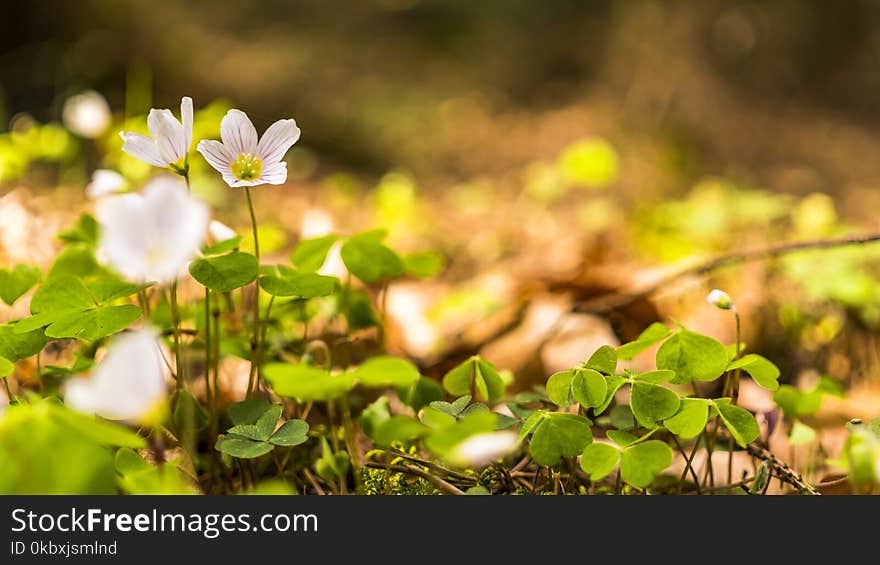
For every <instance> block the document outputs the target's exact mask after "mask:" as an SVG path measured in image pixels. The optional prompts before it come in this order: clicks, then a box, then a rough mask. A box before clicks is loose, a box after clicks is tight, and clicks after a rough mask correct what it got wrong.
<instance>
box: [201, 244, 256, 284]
mask: <svg viewBox="0 0 880 565" xmlns="http://www.w3.org/2000/svg"><path fill="white" fill-rule="evenodd" d="M258 270H259V265H258V263H257V258H256V257H255V256H253V255H251V254H250V253H244V252H241V251H235V252H233V253H229V254H228V255H219V256H216V257H202V258H201V259H196V260H195V261H193V262H192V263H191V264H190V266H189V274H190V275H192V277H193V278H194V279H196V280H197V281H198V282H199V283H201V284H202V286H204V287H206V288H210V289H211V290H216V291H218V292H230V291H232V290H235V289H236V288H241V287H243V286H246V285H248V284H250V283H252V282H254V280H255V279H256V278H257V271H258Z"/></svg>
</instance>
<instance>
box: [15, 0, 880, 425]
mask: <svg viewBox="0 0 880 565" xmlns="http://www.w3.org/2000/svg"><path fill="white" fill-rule="evenodd" d="M0 71H2V72H0V132H2V133H0V195H3V196H0V261H6V262H9V263H14V262H17V261H25V260H27V261H34V260H36V261H42V262H43V264H47V263H48V262H49V261H50V259H51V257H52V256H53V254H54V246H55V244H56V243H55V239H54V235H55V233H56V232H57V231H58V229H59V228H60V227H63V226H65V225H67V224H68V223H69V222H70V221H72V219H73V218H75V216H76V214H77V213H79V212H80V211H82V210H87V209H88V208H89V207H90V206H91V203H90V201H89V200H88V199H87V198H85V197H84V189H85V186H86V185H87V183H88V182H89V180H90V178H91V174H92V172H93V171H94V170H95V169H98V168H109V169H113V170H116V171H118V172H120V173H122V174H123V176H125V177H126V179H128V181H129V182H130V183H131V184H132V186H137V185H138V184H139V183H141V182H142V181H144V180H145V179H146V178H147V176H149V175H151V174H153V172H154V171H152V170H151V169H150V168H149V167H147V166H146V165H144V164H142V163H140V162H138V161H136V160H134V159H132V158H130V157H128V156H126V155H124V154H122V153H121V151H120V147H121V141H120V140H119V138H118V136H117V132H118V131H119V130H120V129H126V130H135V131H146V123H145V121H146V120H145V115H146V113H147V112H148V110H149V109H150V108H151V107H158V108H171V109H172V111H174V112H175V114H177V113H178V112H179V104H180V98H181V96H184V95H188V96H192V97H193V98H194V100H195V104H196V108H197V115H196V136H195V138H196V139H200V138H203V137H212V138H216V137H217V136H218V130H219V121H220V119H221V118H222V116H223V114H224V113H225V111H226V110H227V109H228V108H230V107H232V106H235V107H237V108H240V109H242V110H244V111H246V112H247V113H248V114H249V115H250V116H251V117H252V119H253V120H254V122H255V124H256V126H257V129H258V130H259V131H262V130H263V129H264V128H265V127H266V126H268V125H269V124H270V123H272V122H273V121H275V120H277V119H279V118H282V117H289V116H293V117H295V118H296V120H297V122H298V124H299V126H300V127H301V129H302V132H303V134H302V139H301V141H300V142H299V143H298V144H297V145H296V146H295V147H294V149H293V150H292V151H291V152H290V153H289V155H288V157H287V159H288V162H289V166H288V168H289V170H290V177H289V180H288V183H287V185H286V186H284V187H264V188H261V189H260V190H259V191H258V192H257V193H256V196H257V206H258V208H259V209H260V210H259V215H260V218H261V223H262V224H263V227H262V230H263V231H264V232H265V233H261V243H264V245H265V246H266V247H267V248H268V250H269V251H270V252H271V253H275V255H277V256H278V257H280V258H283V257H284V256H285V255H286V254H287V253H288V252H289V250H290V249H291V248H292V247H293V246H294V245H295V244H296V242H297V241H298V240H300V239H302V238H304V237H311V236H316V235H321V234H323V233H327V232H328V231H335V232H340V233H354V232H356V231H360V230H363V229H369V228H372V227H384V228H386V229H387V230H388V231H389V233H390V236H389V237H390V241H391V243H392V245H393V246H395V247H396V248H399V249H403V250H419V249H432V250H435V251H438V252H439V253H441V254H442V255H443V256H444V257H445V258H446V268H445V270H444V271H443V272H442V273H441V274H440V275H439V276H438V277H436V278H434V279H431V280H428V281H419V282H415V281H403V282H400V283H396V284H395V285H393V286H392V287H391V288H390V289H388V291H387V292H388V296H387V300H388V311H389V318H390V321H391V323H392V324H393V325H394V328H396V330H395V331H394V333H393V334H392V335H393V337H394V339H393V340H392V341H391V347H392V349H394V350H397V351H399V352H402V353H404V354H407V355H409V356H411V357H413V358H415V359H418V360H420V363H421V364H422V366H423V368H424V369H425V370H426V371H427V372H429V373H430V372H431V371H434V372H436V373H439V372H440V371H441V370H442V369H443V368H444V367H447V368H448V366H450V364H451V363H453V362H454V361H455V360H456V359H459V358H460V357H461V356H462V355H466V354H469V353H472V352H476V351H479V352H481V353H482V354H483V355H486V356H487V357H489V358H490V359H492V360H493V361H495V362H496V363H497V364H499V366H501V367H502V368H505V369H509V370H511V371H513V372H514V374H515V375H516V379H517V383H518V385H517V386H518V387H519V388H520V389H526V388H528V387H529V386H530V385H531V384H533V383H536V382H539V381H542V380H543V379H544V378H546V375H547V374H549V373H550V372H552V371H555V370H560V369H562V368H568V367H570V366H571V365H572V364H574V363H576V362H578V361H580V360H583V359H584V358H585V356H586V355H588V354H589V353H590V352H591V351H592V350H593V349H595V347H597V346H598V345H601V344H603V343H618V342H622V341H626V340H629V339H632V338H634V337H635V336H636V335H637V334H638V332H640V331H641V330H642V329H644V327H646V326H647V325H648V324H649V323H650V322H652V321H655V320H668V319H669V318H670V317H672V318H674V319H676V320H678V321H680V322H682V323H684V324H686V325H689V326H691V327H693V328H694V329H697V330H700V331H704V332H707V333H710V334H712V335H715V336H716V337H718V338H719V339H721V340H722V341H725V342H728V343H729V342H731V341H732V340H733V325H732V321H731V318H730V316H729V314H728V313H726V312H721V311H718V310H716V309H714V308H712V307H711V306H710V305H708V304H706V302H705V296H706V293H707V292H708V291H709V289H711V288H713V287H721V288H724V289H725V290H727V291H728V292H729V293H730V294H731V295H733V297H734V300H735V301H736V303H737V305H738V306H739V308H740V311H741V312H742V314H743V317H744V331H745V335H746V341H747V345H748V347H749V350H751V351H760V352H761V353H763V354H764V355H766V356H767V357H769V358H771V359H772V360H773V361H774V362H776V363H777V364H779V365H780V366H781V367H783V378H782V380H783V382H786V383H790V384H795V385H798V386H801V387H806V388H809V387H811V386H817V385H815V383H817V382H819V379H820V377H827V379H830V381H831V382H835V383H838V384H839V385H840V386H842V387H853V388H854V389H857V390H858V391H859V394H857V395H853V396H852V398H850V400H848V401H847V403H846V404H843V401H840V403H838V404H831V408H830V409H829V411H828V413H827V414H826V416H825V417H827V418H828V419H829V421H832V422H833V423H834V425H836V426H838V425H840V423H841V422H842V421H845V420H846V419H849V418H851V417H854V416H860V417H870V416H874V415H876V414H874V413H873V412H874V411H875V406H876V405H877V404H876V403H877V402H878V394H877V393H876V392H875V389H877V386H876V380H877V375H878V370H880V356H878V347H877V332H876V329H877V327H878V325H880V286H878V283H877V281H878V277H877V275H878V269H877V267H878V259H880V247H878V248H872V247H862V248H849V249H844V250H840V251H823V252H814V253H805V254H799V255H796V256H791V257H786V258H784V259H782V260H779V261H775V262H772V263H771V262H760V263H752V264H748V265H744V266H742V267H735V268H729V269H725V270H723V271H718V272H716V273H712V274H711V275H710V276H709V277H702V278H700V279H693V280H690V279H683V280H680V281H677V282H676V284H675V285H672V286H670V287H669V288H666V289H664V290H663V291H662V292H661V293H659V294H658V295H656V296H652V297H650V298H649V299H646V300H641V301H638V302H637V303H635V304H632V305H630V306H627V307H626V308H621V309H618V310H617V311H612V312H602V313H591V312H585V311H580V310H582V309H581V308H580V306H579V305H581V304H583V302H584V301H586V300H588V299H590V298H592V297H595V296H599V295H603V294H607V293H615V292H619V291H624V290H627V289H630V288H633V287H634V286H635V287H637V286H638V285H640V284H646V283H649V282H650V281H651V280H654V279H655V278H656V277H658V276H660V275H662V274H663V273H666V272H669V270H670V269H672V270H674V269H676V268H679V267H680V266H681V265H682V264H686V263H689V262H693V261H698V260H699V259H700V258H706V257H710V256H712V255H714V254H716V253H719V252H724V251H730V250H736V249H750V248H755V247H760V246H763V245H767V244H772V243H778V242H781V241H786V240H797V239H817V238H826V237H836V236H840V235H843V234H846V233H851V232H862V231H873V230H875V229H876V227H877V226H876V224H877V222H876V214H877V210H880V190H878V189H880V160H878V159H877V158H876V156H877V155H880V4H878V3H876V2H869V1H851V2H833V3H832V2H827V1H824V0H797V1H795V0H790V1H785V0H781V1H773V2H764V1H733V0H729V1H728V0H726V1H722V0H703V1H692V2H665V1H647V0H646V1H643V2H612V1H610V0H601V1H585V0H584V1H577V0H554V1H549V2H534V1H527V0H483V1H481V2H472V1H465V0H445V1H441V0H360V1H357V2H346V3H334V4H333V6H332V7H328V5H327V3H326V2H321V1H317V0H309V1H289V0H263V1H260V2H254V1H244V0H225V1H224V2H209V1H206V0H187V1H184V0H152V1H150V2H138V1H109V0H107V1H98V0H90V1H89V0H83V1H80V2H63V3H62V2H56V1H51V0H32V1H28V2H18V3H11V4H9V5H7V6H6V7H5V13H4V18H3V20H2V21H0ZM192 161H193V168H194V170H193V176H194V190H195V191H196V192H197V193H198V194H199V195H201V196H202V197H203V198H205V199H206V200H208V201H209V202H211V204H213V205H214V207H215V210H216V216H217V217H219V218H221V219H222V220H223V221H225V222H227V223H229V224H230V225H232V226H233V227H236V228H238V229H239V231H240V232H241V233H246V231H247V229H246V228H247V225H248V224H247V217H246V210H245V208H244V206H243V202H244V201H243V195H241V194H240V193H238V192H237V191H235V190H231V189H228V188H226V187H225V186H224V185H222V184H221V182H220V179H219V177H218V176H217V175H216V174H215V173H214V172H213V171H211V170H209V169H208V167H207V166H206V165H205V163H204V162H203V161H202V160H201V158H200V157H198V156H194V157H192ZM647 361H648V362H650V359H648V360H647ZM822 382H825V381H822ZM743 402H744V403H746V404H747V405H748V403H749V402H751V403H752V407H754V408H755V409H760V407H761V406H764V405H767V403H768V402H770V400H769V397H766V396H761V393H760V392H759V391H754V395H753V396H752V397H749V395H748V393H747V391H746V392H744V396H743ZM762 403H764V404H762ZM771 405H772V403H771ZM841 437H842V436H841Z"/></svg>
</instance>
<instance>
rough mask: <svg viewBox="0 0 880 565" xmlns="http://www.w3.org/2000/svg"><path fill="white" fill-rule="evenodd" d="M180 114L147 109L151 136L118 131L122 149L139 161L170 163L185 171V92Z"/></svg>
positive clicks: (188, 109)
mask: <svg viewBox="0 0 880 565" xmlns="http://www.w3.org/2000/svg"><path fill="white" fill-rule="evenodd" d="M180 118H181V121H182V122H183V123H181V122H180V121H178V120H177V118H175V117H174V114H172V113H171V110H168V109H165V110H157V109H155V108H153V109H151V110H150V113H149V115H148V116H147V128H148V129H149V130H150V135H151V136H152V137H147V136H146V135H142V134H139V133H134V132H124V131H121V132H119V137H121V138H122V140H123V142H124V143H123V144H122V150H123V151H125V152H126V153H128V154H129V155H131V156H133V157H137V158H138V159H140V160H141V161H145V162H147V163H149V164H151V165H154V166H156V167H169V166H170V167H171V168H172V169H174V170H175V172H178V173H181V174H183V173H186V156H187V154H188V153H189V146H190V145H192V132H193V101H192V98H190V97H189V96H184V97H183V98H182V99H181V100H180Z"/></svg>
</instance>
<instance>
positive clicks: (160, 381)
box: [64, 329, 167, 421]
mask: <svg viewBox="0 0 880 565" xmlns="http://www.w3.org/2000/svg"><path fill="white" fill-rule="evenodd" d="M166 371H167V369H166V366H165V363H164V362H163V360H162V353H161V351H160V349H159V342H158V340H157V339H156V332H155V331H153V330H152V329H141V330H136V331H133V332H130V333H126V334H123V335H121V336H119V337H117V338H115V339H114V340H113V341H112V342H111V344H110V348H109V352H108V353H107V356H106V357H104V359H103V360H102V361H101V362H100V363H98V365H97V366H96V367H95V369H94V370H93V371H92V374H91V376H89V377H87V378H78V379H73V380H71V381H69V382H68V383H67V386H66V387H65V394H64V401H65V403H66V404H67V405H68V406H70V407H71V408H73V409H74V410H78V411H80V412H86V413H89V414H98V415H99V416H102V417H104V418H107V419H110V420H128V421H144V420H148V419H150V416H151V415H152V414H153V413H154V412H155V410H156V409H157V408H158V406H159V405H160V403H161V402H162V401H163V400H164V399H165V394H166V384H165V375H166Z"/></svg>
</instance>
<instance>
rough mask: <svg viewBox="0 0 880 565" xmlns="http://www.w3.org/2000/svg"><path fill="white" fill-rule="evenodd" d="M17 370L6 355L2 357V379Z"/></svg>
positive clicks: (0, 371) (0, 374)
mask: <svg viewBox="0 0 880 565" xmlns="http://www.w3.org/2000/svg"><path fill="white" fill-rule="evenodd" d="M14 370H15V364H14V363H13V362H12V361H10V360H9V359H6V358H5V357H0V379H2V378H5V377H8V376H9V375H11V374H12V372H13V371H14Z"/></svg>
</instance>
